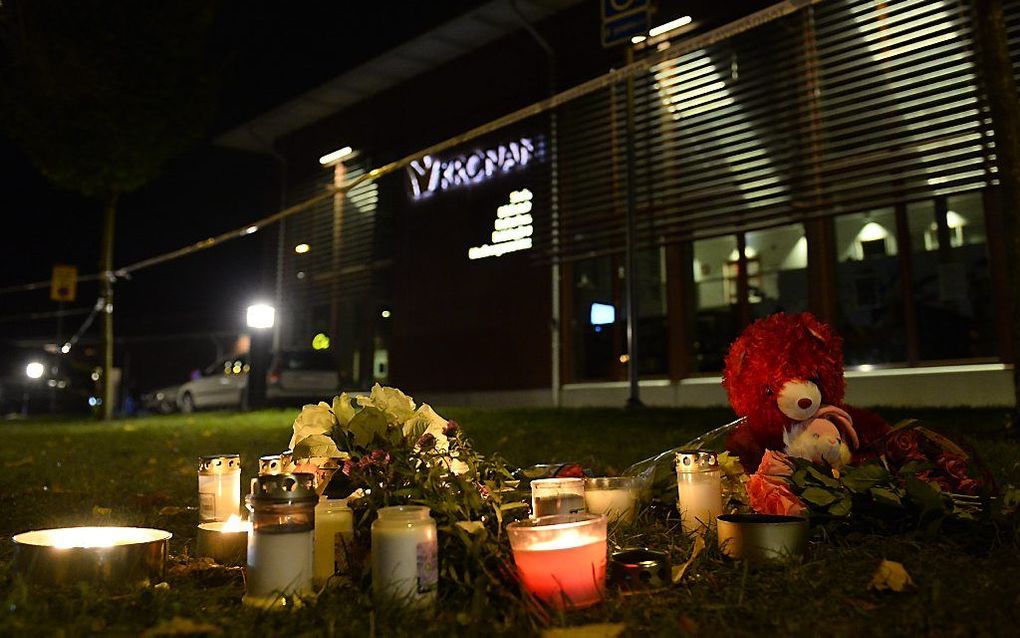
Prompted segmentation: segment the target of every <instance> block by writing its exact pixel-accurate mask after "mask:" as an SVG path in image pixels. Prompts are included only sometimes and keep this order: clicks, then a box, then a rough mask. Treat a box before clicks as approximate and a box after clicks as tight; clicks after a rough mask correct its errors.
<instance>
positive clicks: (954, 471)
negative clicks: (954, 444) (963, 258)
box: [935, 452, 967, 480]
mask: <svg viewBox="0 0 1020 638" xmlns="http://www.w3.org/2000/svg"><path fill="white" fill-rule="evenodd" d="M935 467H937V468H939V469H940V470H942V471H943V472H945V473H946V474H948V475H949V476H951V477H953V478H954V479H957V480H963V479H965V478H967V461H966V460H965V459H964V458H963V457H962V456H960V455H959V454H953V453H952V452H943V453H942V454H939V458H938V459H936V460H935Z"/></svg>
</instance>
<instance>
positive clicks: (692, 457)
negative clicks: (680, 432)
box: [676, 450, 723, 534]
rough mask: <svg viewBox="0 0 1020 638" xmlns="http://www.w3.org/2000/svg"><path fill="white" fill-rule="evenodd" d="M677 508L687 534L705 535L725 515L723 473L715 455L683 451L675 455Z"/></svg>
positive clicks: (698, 451)
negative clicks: (718, 518) (719, 517)
mask: <svg viewBox="0 0 1020 638" xmlns="http://www.w3.org/2000/svg"><path fill="white" fill-rule="evenodd" d="M676 487H677V508H678V509H679V510H680V524H681V526H682V527H683V530H684V532H685V533H687V534H694V533H704V532H705V531H706V530H708V529H709V528H711V527H714V526H715V524H716V522H715V517H716V516H719V515H720V514H722V513H723V506H722V471H721V470H720V469H719V462H718V458H717V457H716V454H715V452H704V451H700V450H692V451H682V452H678V453H677V455H676Z"/></svg>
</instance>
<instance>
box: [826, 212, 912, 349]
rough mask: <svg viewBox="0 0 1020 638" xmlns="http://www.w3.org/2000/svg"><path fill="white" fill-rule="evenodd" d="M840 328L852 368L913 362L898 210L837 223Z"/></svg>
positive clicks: (848, 217)
mask: <svg viewBox="0 0 1020 638" xmlns="http://www.w3.org/2000/svg"><path fill="white" fill-rule="evenodd" d="M835 226H836V264H837V265H836V300H837V307H836V324H837V328H838V330H839V332H840V333H841V334H842V335H843V358H844V361H845V362H846V364H847V365H863V364H876V363H890V362H902V361H906V360H907V350H906V339H907V337H906V331H905V328H904V322H903V304H902V298H903V297H902V295H903V288H902V283H901V281H900V273H901V271H900V263H899V259H898V258H897V255H898V253H899V243H898V242H897V241H896V210H895V209H893V208H882V209H878V210H871V211H867V212H863V213H854V214H852V215H843V216H841V217H837V218H836V219H835Z"/></svg>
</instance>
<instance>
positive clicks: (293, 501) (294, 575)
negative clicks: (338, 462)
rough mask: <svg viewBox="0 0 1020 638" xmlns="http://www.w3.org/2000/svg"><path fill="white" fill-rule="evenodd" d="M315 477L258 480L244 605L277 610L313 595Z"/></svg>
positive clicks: (252, 506) (282, 476) (252, 505)
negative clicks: (290, 601)
mask: <svg viewBox="0 0 1020 638" xmlns="http://www.w3.org/2000/svg"><path fill="white" fill-rule="evenodd" d="M318 500H319V498H318V495H316V493H315V477H314V476H312V475H311V474H275V475H267V476H260V477H258V479H257V481H256V483H255V490H254V492H253V494H252V495H251V498H250V499H249V501H248V507H249V508H250V509H251V521H252V532H251V534H249V535H248V576H247V578H246V579H245V594H244V599H243V602H244V603H245V604H246V605H252V606H255V607H264V608H274V607H279V606H282V605H284V604H285V602H284V600H285V599H284V597H285V596H290V595H301V594H310V593H311V592H312V577H313V569H314V566H313V558H312V556H313V539H312V534H313V530H314V529H315V504H316V503H317V502H318Z"/></svg>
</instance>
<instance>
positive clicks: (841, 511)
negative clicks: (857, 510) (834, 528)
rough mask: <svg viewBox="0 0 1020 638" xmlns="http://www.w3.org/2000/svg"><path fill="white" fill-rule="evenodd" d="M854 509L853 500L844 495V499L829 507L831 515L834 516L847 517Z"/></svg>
mask: <svg viewBox="0 0 1020 638" xmlns="http://www.w3.org/2000/svg"><path fill="white" fill-rule="evenodd" d="M852 507H853V500H852V499H851V498H850V495H849V494H847V495H844V496H843V498H841V499H839V500H838V501H836V502H835V503H833V504H832V505H830V506H829V514H831V515H832V516H839V517H843V516H847V515H848V514H850V510H851V508H852Z"/></svg>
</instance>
